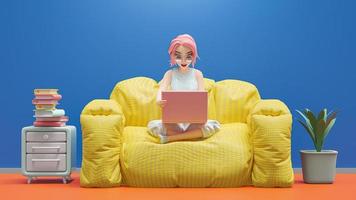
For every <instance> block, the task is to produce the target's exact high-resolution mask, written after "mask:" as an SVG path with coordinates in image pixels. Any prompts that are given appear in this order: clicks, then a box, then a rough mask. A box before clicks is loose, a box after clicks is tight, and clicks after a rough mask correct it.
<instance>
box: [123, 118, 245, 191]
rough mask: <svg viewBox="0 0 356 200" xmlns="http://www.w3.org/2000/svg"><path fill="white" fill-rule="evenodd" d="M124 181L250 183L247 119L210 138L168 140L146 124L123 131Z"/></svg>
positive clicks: (152, 183) (144, 183)
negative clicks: (160, 140) (159, 138)
mask: <svg viewBox="0 0 356 200" xmlns="http://www.w3.org/2000/svg"><path fill="white" fill-rule="evenodd" d="M122 136H123V137H122V138H123V144H122V150H121V155H120V157H121V158H123V159H121V160H120V164H121V170H122V172H123V173H122V175H123V184H127V185H130V186H136V187H238V186H243V185H250V184H251V176H250V174H251V169H252V168H251V166H252V152H251V151H252V149H251V145H250V139H249V138H250V137H249V131H248V127H247V125H246V124H244V123H228V124H223V125H222V127H221V130H220V131H219V132H217V133H216V134H215V135H213V136H212V137H210V138H208V139H197V140H195V141H180V142H172V143H167V144H159V143H157V142H158V141H157V139H156V138H155V137H152V136H151V135H150V134H148V133H147V128H146V127H138V126H128V127H125V128H124V131H123V135H122Z"/></svg>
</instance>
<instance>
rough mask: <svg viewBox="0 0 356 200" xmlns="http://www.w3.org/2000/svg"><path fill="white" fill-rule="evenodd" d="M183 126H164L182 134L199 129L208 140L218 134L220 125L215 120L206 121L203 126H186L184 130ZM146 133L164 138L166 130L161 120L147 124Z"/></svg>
mask: <svg viewBox="0 0 356 200" xmlns="http://www.w3.org/2000/svg"><path fill="white" fill-rule="evenodd" d="M184 125H185V124H166V126H170V127H169V128H170V129H173V130H175V131H176V132H181V133H184V132H186V131H188V130H193V129H197V128H200V129H201V130H202V132H203V137H204V138H208V137H210V136H212V135H213V134H214V133H216V132H218V131H219V130H220V123H219V122H218V121H216V120H208V121H207V122H206V123H205V124H203V125H202V124H194V123H192V124H186V125H187V126H188V128H186V129H185V130H184ZM147 128H148V132H149V133H150V134H151V135H153V136H155V137H159V135H161V136H166V135H167V130H166V127H165V126H164V125H163V123H162V120H160V119H158V120H152V121H150V122H148V125H147Z"/></svg>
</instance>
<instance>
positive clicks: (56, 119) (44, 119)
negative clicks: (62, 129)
mask: <svg viewBox="0 0 356 200" xmlns="http://www.w3.org/2000/svg"><path fill="white" fill-rule="evenodd" d="M36 121H37V122H67V121H68V117H67V116H60V117H36Z"/></svg>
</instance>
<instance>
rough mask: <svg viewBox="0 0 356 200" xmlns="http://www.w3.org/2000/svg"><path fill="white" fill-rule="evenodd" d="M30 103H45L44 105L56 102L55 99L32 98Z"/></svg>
mask: <svg viewBox="0 0 356 200" xmlns="http://www.w3.org/2000/svg"><path fill="white" fill-rule="evenodd" d="M32 104H35V105H36V104H45V105H49V104H58V101H57V100H52V99H33V100H32Z"/></svg>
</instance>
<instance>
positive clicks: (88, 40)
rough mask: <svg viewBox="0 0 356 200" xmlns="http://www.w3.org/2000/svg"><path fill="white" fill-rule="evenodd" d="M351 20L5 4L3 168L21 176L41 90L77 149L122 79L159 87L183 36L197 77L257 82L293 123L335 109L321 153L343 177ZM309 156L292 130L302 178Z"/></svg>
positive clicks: (324, 4)
mask: <svg viewBox="0 0 356 200" xmlns="http://www.w3.org/2000/svg"><path fill="white" fill-rule="evenodd" d="M354 8H355V3H354V2H353V1H333V0H330V1H329V0H315V1H308V0H304V1H285V0H276V1H262V0H261V1H252V0H248V1H247V0H246V1H203V0H201V1H191V0H179V1H178V0H176V1H173V0H172V1H166V0H160V1H159V0H156V1H133V0H130V1H114V0H112V1H89V0H80V1H79V0H78V1H71V0H68V1H64V0H63V1H49V0H41V1H40V0H38V1H26V0H24V1H17V0H16V1H15V0H12V1H10V0H9V1H7V2H5V1H1V3H0V23H1V24H0V25H1V26H0V27H1V29H0V67H1V75H0V87H1V98H0V105H1V115H0V117H1V120H0V124H1V130H0V135H1V140H0V155H1V158H0V167H20V165H21V163H20V131H21V128H22V127H23V126H27V125H30V124H32V122H33V120H34V118H33V117H32V115H33V111H32V110H33V105H32V104H31V100H32V98H33V94H32V91H33V89H34V88H42V87H43V88H46V87H50V88H60V93H61V94H62V95H63V99H62V101H61V105H60V106H58V107H59V108H63V109H65V110H66V112H67V114H68V115H69V117H70V123H69V124H73V125H75V126H77V128H78V130H79V133H78V139H79V141H81V132H80V124H79V115H80V112H81V110H82V109H83V107H84V106H85V105H86V104H87V103H88V102H89V101H91V100H92V99H96V98H108V96H109V94H110V92H111V90H112V89H113V87H114V85H115V83H116V82H118V81H121V80H123V79H127V78H131V77H134V76H148V77H152V78H154V79H156V80H159V79H160V78H161V77H162V75H163V73H164V72H165V71H166V70H167V69H168V59H169V58H168V55H167V48H168V45H169V42H170V40H171V39H172V38H173V37H174V36H176V35H178V34H182V33H189V34H191V35H193V36H194V37H195V39H196V42H197V44H198V49H199V53H200V57H201V59H200V60H199V61H198V63H197V68H199V69H201V70H202V71H203V73H204V75H205V76H206V77H208V78H212V79H215V80H223V79H228V78H232V79H241V80H246V81H249V82H252V83H254V84H255V85H256V86H257V87H258V88H259V90H260V93H261V96H262V97H263V98H278V99H281V100H283V101H284V102H285V103H286V104H287V105H288V106H289V108H290V110H291V111H292V112H293V114H295V111H294V110H295V109H302V108H305V107H309V108H310V109H312V110H320V109H321V108H323V107H327V108H330V109H333V108H339V109H340V110H341V113H340V115H339V118H338V120H337V122H336V124H335V126H334V128H333V129H332V131H331V133H330V135H329V136H328V138H327V139H326V144H325V149H336V150H338V151H339V158H338V163H337V167H356V159H355V154H354V152H355V149H356V132H355V130H356V121H355V113H356V106H355V98H356V95H355V92H354V91H355V89H354V86H352V85H355V83H356V81H355V79H356V75H355V72H356V69H355V68H356V60H355V52H356V48H355V45H356V30H355V19H356V14H355V12H354ZM295 116H296V115H295ZM311 148H313V145H312V142H311V140H310V138H309V136H308V135H307V133H306V132H305V131H304V130H303V129H302V128H301V126H300V125H299V124H297V123H296V121H294V124H293V132H292V159H293V167H300V166H301V163H300V158H299V153H298V151H299V150H300V149H311ZM78 156H79V157H81V145H78ZM80 163H81V162H80V160H79V161H78V163H77V164H78V166H80Z"/></svg>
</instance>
